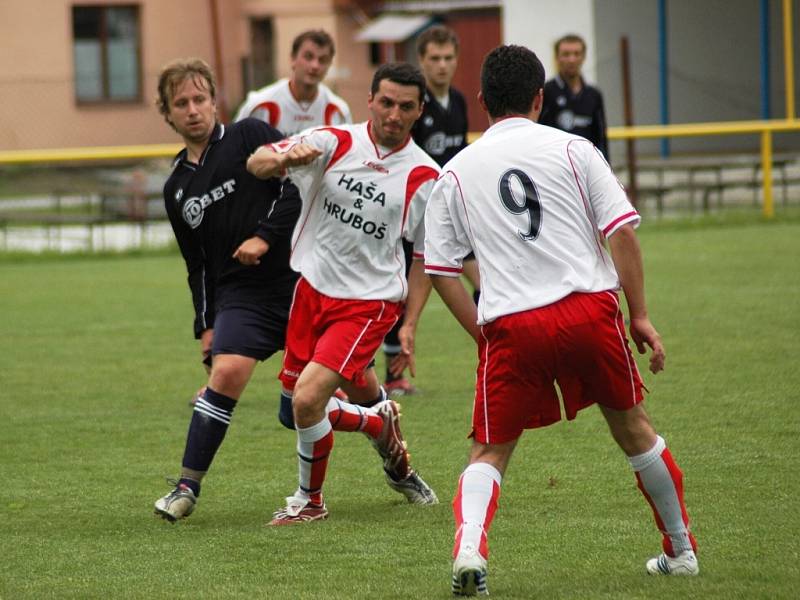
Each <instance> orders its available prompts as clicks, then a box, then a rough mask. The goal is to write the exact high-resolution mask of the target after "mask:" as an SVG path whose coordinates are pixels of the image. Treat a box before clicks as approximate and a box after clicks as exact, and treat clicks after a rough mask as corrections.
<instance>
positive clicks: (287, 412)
mask: <svg viewBox="0 0 800 600" xmlns="http://www.w3.org/2000/svg"><path fill="white" fill-rule="evenodd" d="M278 420H279V421H280V422H281V425H283V426H284V427H286V429H292V430H294V413H293V412H292V397H291V396H290V395H289V394H287V393H286V392H281V404H280V408H279V409H278Z"/></svg>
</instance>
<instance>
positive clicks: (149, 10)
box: [0, 0, 372, 150]
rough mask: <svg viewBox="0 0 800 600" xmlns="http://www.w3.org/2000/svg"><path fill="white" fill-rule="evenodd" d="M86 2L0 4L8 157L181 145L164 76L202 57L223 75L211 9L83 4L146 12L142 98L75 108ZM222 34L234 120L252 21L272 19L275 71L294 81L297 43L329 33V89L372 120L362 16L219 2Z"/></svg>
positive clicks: (223, 99)
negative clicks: (308, 34) (172, 66)
mask: <svg viewBox="0 0 800 600" xmlns="http://www.w3.org/2000/svg"><path fill="white" fill-rule="evenodd" d="M76 3H78V2H77V0H72V1H71V0H0V40H2V49H1V50H2V51H0V98H2V109H0V150H29V149H39V148H42V149H50V148H70V147H82V146H118V145H131V144H151V143H165V142H174V141H177V139H176V136H175V134H174V132H173V131H172V130H171V129H170V128H169V127H168V126H167V125H166V123H165V122H164V121H163V119H162V118H161V116H160V115H159V114H158V112H157V111H156V109H155V108H154V105H153V100H154V98H155V89H156V84H157V78H158V73H159V71H160V69H161V67H162V66H163V65H164V64H165V63H167V62H168V61H170V60H172V59H174V58H185V57H190V56H197V57H200V58H203V59H204V60H206V61H208V62H209V64H211V65H212V67H214V68H215V70H216V71H218V76H219V65H217V63H216V56H215V53H214V49H213V48H214V46H213V33H212V19H211V4H212V2H210V1H209V0H80V2H79V3H80V4H81V5H92V4H97V5H104V6H109V5H123V4H127V5H130V4H135V5H138V6H139V10H140V12H139V15H140V35H141V57H140V58H141V67H142V98H141V100H140V101H138V102H127V103H98V104H81V105H79V104H78V103H77V102H76V99H75V84H74V79H75V66H74V64H73V34H72V14H71V11H72V6H73V5H74V4H76ZM216 5H217V10H218V13H219V14H218V17H219V19H218V23H219V29H220V47H221V65H222V82H221V83H222V85H221V86H220V89H219V99H220V103H221V104H224V105H226V108H227V114H228V116H231V115H232V114H234V111H235V109H236V107H237V105H238V104H239V103H240V102H241V101H242V100H243V98H244V96H245V94H246V92H247V90H245V89H243V85H242V72H241V71H242V67H241V65H242V59H243V58H244V57H246V56H249V53H250V26H249V19H250V17H252V16H259V17H264V16H269V17H271V18H272V19H273V31H274V35H275V52H276V54H277V64H276V72H277V73H278V75H279V76H282V77H285V76H288V75H289V73H290V64H289V63H290V49H291V43H292V39H293V38H294V37H295V36H296V35H297V34H298V33H300V32H301V31H304V30H306V29H310V28H320V27H321V28H323V29H326V30H327V31H329V32H330V33H331V35H333V37H334V39H335V40H336V44H337V53H336V57H335V59H334V65H333V68H332V69H331V71H330V74H329V77H328V79H327V81H326V83H327V84H328V85H330V87H332V88H333V89H334V90H335V91H336V92H337V93H339V94H340V95H342V96H343V97H344V98H345V100H347V101H348V103H350V105H351V109H352V111H353V115H354V118H355V119H356V120H362V119H365V118H366V115H367V113H366V95H367V91H368V86H369V82H370V80H371V77H372V67H371V66H370V65H369V50H368V47H367V46H366V45H365V44H361V43H358V42H354V41H353V38H354V35H355V33H356V31H357V30H358V25H357V22H356V20H355V18H354V16H353V15H351V14H349V13H348V12H346V11H340V12H338V13H335V11H334V4H333V1H332V0H216Z"/></svg>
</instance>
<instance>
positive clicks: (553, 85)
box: [544, 77, 562, 93]
mask: <svg viewBox="0 0 800 600" xmlns="http://www.w3.org/2000/svg"><path fill="white" fill-rule="evenodd" d="M561 87H562V86H561V83H560V82H559V80H558V78H557V77H552V78H551V79H548V80H547V81H545V82H544V91H545V93H548V92H553V93H556V92H558V91H560V90H561Z"/></svg>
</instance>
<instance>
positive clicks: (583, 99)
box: [539, 34, 610, 161]
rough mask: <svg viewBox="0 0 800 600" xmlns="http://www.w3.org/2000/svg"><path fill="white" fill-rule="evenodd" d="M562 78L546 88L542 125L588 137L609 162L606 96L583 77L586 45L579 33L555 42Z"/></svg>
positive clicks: (560, 76) (540, 118)
mask: <svg viewBox="0 0 800 600" xmlns="http://www.w3.org/2000/svg"><path fill="white" fill-rule="evenodd" d="M555 54H556V63H557V65H558V75H557V76H556V77H554V78H553V79H551V80H550V81H548V82H547V83H546V84H545V86H544V105H543V107H542V116H541V117H539V123H541V124H542V125H549V126H550V127H555V128H557V129H561V130H562V131H566V132H567V133H574V134H575V135H580V136H582V137H585V138H586V139H587V140H589V141H590V142H592V143H593V144H594V145H595V146H597V149H598V150H600V152H602V153H603V156H605V159H606V161H609V160H610V159H609V154H608V138H607V136H606V113H605V108H604V107H603V95H602V94H601V93H600V90H598V89H597V88H596V87H593V86H591V85H589V84H587V83H586V82H585V81H584V80H583V76H582V75H581V67H582V66H583V61H584V59H585V58H586V42H584V41H583V38H581V37H580V36H577V35H575V34H569V35H565V36H564V37H562V38H560V39H559V40H558V41H557V42H556V43H555Z"/></svg>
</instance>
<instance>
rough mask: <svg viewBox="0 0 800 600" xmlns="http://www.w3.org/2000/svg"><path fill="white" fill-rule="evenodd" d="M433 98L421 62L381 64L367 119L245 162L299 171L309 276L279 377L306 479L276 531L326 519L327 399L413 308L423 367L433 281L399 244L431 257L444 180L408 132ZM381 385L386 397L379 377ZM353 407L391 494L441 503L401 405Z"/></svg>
mask: <svg viewBox="0 0 800 600" xmlns="http://www.w3.org/2000/svg"><path fill="white" fill-rule="evenodd" d="M424 92H425V80H424V78H423V77H422V74H421V73H420V72H419V70H418V69H416V68H415V67H413V66H411V65H408V64H405V63H392V64H388V65H383V66H382V67H380V68H379V69H378V70H377V72H376V73H375V76H374V77H373V80H372V88H371V92H370V94H369V98H368V103H367V104H368V107H369V110H370V113H371V119H370V120H369V121H367V122H365V123H359V124H356V125H343V126H339V127H320V128H317V129H314V130H311V131H308V132H304V133H303V134H300V135H298V136H294V137H292V138H289V139H288V140H285V141H283V142H280V143H278V144H272V145H270V146H266V147H263V148H261V149H259V150H258V151H257V152H255V153H254V154H253V155H252V156H251V157H250V159H249V160H248V162H247V169H248V171H250V172H251V173H253V174H254V175H255V176H256V177H260V178H270V177H273V176H275V175H278V174H283V175H287V176H290V177H291V179H292V181H293V182H294V183H295V185H297V187H298V189H299V190H300V196H301V198H302V201H303V209H302V211H301V214H300V218H299V221H298V224H297V227H296V228H295V231H294V234H293V237H292V259H291V265H292V267H293V268H294V269H295V270H296V271H298V272H300V274H301V278H300V281H299V282H298V285H297V288H296V291H295V297H294V300H293V302H292V309H291V315H290V318H289V329H288V331H287V347H286V352H285V354H284V362H283V370H282V371H281V375H280V378H281V381H282V382H283V385H284V388H286V389H287V390H290V391H293V400H292V406H293V409H294V422H295V424H296V429H297V454H298V459H299V466H300V469H299V473H300V476H299V480H300V481H299V486H298V488H297V490H296V491H295V492H294V494H293V495H292V496H289V497H288V498H287V499H286V506H285V508H282V509H280V510H278V511H277V512H276V513H275V515H274V518H273V520H272V524H273V525H289V524H295V523H305V522H309V521H314V520H319V519H324V518H326V517H327V516H328V510H327V507H326V506H325V502H324V500H323V496H322V485H323V482H324V480H325V474H326V471H327V464H328V457H329V455H330V452H331V449H332V447H333V430H332V427H331V423H330V422H329V419H327V418H326V410H328V408H329V407H330V406H331V400H330V397H331V395H332V394H333V392H334V391H335V390H336V389H337V388H339V387H342V386H344V385H346V384H348V383H349V382H353V383H356V384H362V385H363V384H364V383H367V382H366V381H365V378H366V377H365V376H366V374H367V368H368V366H369V363H370V361H371V360H372V357H373V356H374V355H375V351H376V350H377V349H378V346H380V343H381V341H382V340H383V338H384V336H385V335H386V332H387V331H388V330H389V329H391V327H392V326H393V325H394V324H395V323H396V321H397V319H398V318H399V316H400V314H401V313H402V310H403V307H404V304H405V309H406V321H405V328H406V333H407V335H406V337H405V345H406V346H405V350H406V353H405V354H404V356H405V357H406V358H407V361H408V366H409V368H410V369H411V371H412V372H413V371H414V362H413V342H414V339H413V338H414V330H415V329H416V323H417V321H418V319H419V315H420V313H421V311H422V308H423V306H424V304H425V301H426V300H427V297H428V294H429V292H430V281H429V280H428V278H427V277H426V276H425V274H424V272H423V268H422V263H421V262H420V261H419V260H415V261H414V264H413V265H412V267H411V270H410V274H409V276H408V278H406V275H405V259H404V256H403V250H402V243H401V240H402V239H403V238H405V239H407V240H410V241H413V242H414V244H415V258H417V259H419V258H421V257H422V244H423V240H424V226H423V215H424V211H425V202H426V200H427V197H428V193H429V192H430V190H431V188H432V187H433V183H434V181H435V180H436V177H437V176H438V174H439V169H438V166H437V165H436V163H435V162H434V161H433V160H432V159H431V158H430V157H429V156H428V155H427V154H425V153H424V152H423V151H422V150H421V149H420V148H419V147H418V146H417V145H416V144H415V143H414V142H413V140H412V139H411V136H410V132H411V127H412V125H413V124H414V121H416V120H417V119H418V118H419V115H420V113H421V111H422V98H423V94H424ZM372 385H373V386H374V389H375V390H376V391H377V390H378V385H377V381H373V382H372ZM355 408H358V410H359V411H360V418H358V419H355V418H354V419H353V421H354V423H356V424H357V425H358V427H359V429H358V430H360V431H364V432H365V433H367V435H369V436H370V437H371V438H372V439H373V440H374V442H375V443H376V444H377V447H378V450H379V452H381V453H382V455H383V456H384V470H385V471H386V476H387V483H388V484H389V485H390V487H392V488H393V489H395V490H397V491H399V492H401V493H403V494H404V495H406V497H407V498H408V500H409V501H410V502H414V503H417V504H435V503H436V502H438V500H437V498H436V495H435V494H434V493H433V490H431V489H430V487H429V486H428V485H427V484H426V483H425V482H424V481H423V480H422V479H421V478H420V477H419V475H418V474H417V473H415V472H414V470H413V469H411V466H410V465H409V461H408V452H407V450H406V448H405V443H404V442H403V440H402V436H401V435H400V431H399V428H398V427H399V411H398V406H397V404H395V402H394V401H392V400H391V399H387V400H385V401H384V402H382V403H380V404H378V405H376V406H375V410H374V411H372V410H371V409H365V408H361V407H355ZM352 409H353V408H352V407H351V410H352ZM375 413H377V414H375ZM343 429H344V428H340V429H339V430H343ZM354 430H355V429H354Z"/></svg>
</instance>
